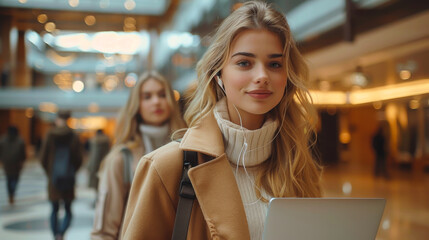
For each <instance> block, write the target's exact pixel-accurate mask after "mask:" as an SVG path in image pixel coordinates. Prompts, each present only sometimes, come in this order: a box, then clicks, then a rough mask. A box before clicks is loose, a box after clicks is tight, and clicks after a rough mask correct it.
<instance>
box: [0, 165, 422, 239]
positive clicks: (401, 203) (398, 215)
mask: <svg viewBox="0 0 429 240" xmlns="http://www.w3.org/2000/svg"><path fill="white" fill-rule="evenodd" d="M390 173H391V177H390V179H383V178H375V177H373V175H372V171H371V169H370V167H367V166H362V165H359V164H350V163H349V164H345V163H342V164H340V165H338V166H336V167H327V168H326V169H325V173H324V175H323V186H324V191H325V196H326V197H382V198H386V199H387V203H386V208H385V211H384V215H383V218H382V221H381V224H380V228H379V232H378V235H377V240H382V239H389V240H390V239H391V240H399V239H400V240H403V239H413V240H419V239H428V238H427V236H429V173H423V171H415V170H400V169H394V170H391V171H390ZM86 182H87V173H86V172H85V170H83V169H81V171H80V172H79V173H78V190H77V199H76V200H75V201H74V203H73V206H72V208H73V213H74V218H73V222H72V226H71V227H70V229H69V231H68V232H67V234H66V239H68V240H85V239H89V232H90V230H91V227H92V219H93V212H94V210H93V208H92V203H93V199H94V193H93V192H92V191H91V190H90V189H88V188H86ZM49 214H50V205H49V203H48V201H47V196H46V179H45V176H44V174H43V171H42V169H41V168H40V165H39V164H38V163H37V162H34V161H30V162H27V163H26V166H25V169H24V171H23V174H22V177H21V181H20V184H19V186H18V192H17V200H16V204H15V205H14V206H9V204H8V201H7V194H6V188H5V176H4V172H3V169H1V168H0V226H1V229H0V239H1V240H9V239H10V240H24V239H25V240H30V239H31V240H32V239H37V240H39V239H42V240H44V239H46V240H49V239H52V237H51V234H50V230H49V222H48V217H49Z"/></svg>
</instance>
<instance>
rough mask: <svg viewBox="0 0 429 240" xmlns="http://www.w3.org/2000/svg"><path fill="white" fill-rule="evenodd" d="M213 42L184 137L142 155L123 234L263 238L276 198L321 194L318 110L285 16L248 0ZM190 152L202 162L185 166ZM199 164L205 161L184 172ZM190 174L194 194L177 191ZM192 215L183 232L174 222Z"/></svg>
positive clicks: (201, 63) (199, 70)
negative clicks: (187, 205) (313, 146)
mask: <svg viewBox="0 0 429 240" xmlns="http://www.w3.org/2000/svg"><path fill="white" fill-rule="evenodd" d="M212 39H213V41H212V44H211V45H210V46H209V47H208V49H207V51H206V52H205V54H204V55H203V57H202V59H201V60H200V61H199V62H198V64H197V75H198V86H197V89H196V91H195V93H194V95H193V96H192V98H191V100H190V104H189V105H188V107H187V110H186V112H185V115H184V118H185V121H186V123H187V124H188V126H189V128H188V130H187V131H186V133H185V135H184V136H183V138H182V139H181V141H180V143H179V142H175V141H173V142H171V143H170V144H168V145H165V146H163V147H161V148H159V149H157V150H155V151H154V152H152V153H151V154H148V155H145V156H144V157H143V158H142V159H141V160H140V162H139V165H138V167H137V170H136V174H135V177H134V181H133V184H132V187H131V191H130V196H129V201H128V206H127V210H126V213H125V218H124V224H123V230H122V238H123V239H127V240H131V239H171V238H172V236H173V233H181V232H184V233H185V234H184V236H183V235H182V236H181V237H182V238H180V239H198V240H203V239H246V240H247V239H255V240H256V239H258V240H259V239H262V232H263V229H264V224H265V223H264V221H265V216H266V213H267V210H268V202H269V200H270V199H271V198H273V197H320V196H321V186H320V170H321V167H320V166H319V164H318V163H317V161H315V160H314V159H313V157H312V153H311V152H310V147H309V145H310V143H311V142H310V141H309V138H310V136H311V135H312V132H314V129H315V124H316V120H317V114H316V111H315V109H314V107H313V106H312V105H311V104H310V100H309V99H308V91H307V89H306V88H305V87H304V85H305V82H306V81H307V80H308V70H307V66H306V64H305V61H304V59H303V58H302V56H301V54H300V53H299V51H298V49H297V47H296V45H295V43H294V41H293V38H292V36H291V31H290V28H289V26H288V24H287V21H286V19H285V17H284V14H282V13H280V12H278V11H276V10H275V9H274V8H273V7H271V6H270V5H268V4H266V3H263V2H259V1H249V2H245V3H244V4H243V5H242V6H241V7H240V8H238V9H237V10H235V11H234V12H233V13H231V15H229V16H228V17H227V18H226V19H225V20H224V21H223V22H222V23H221V24H220V26H219V28H218V30H217V32H216V33H215V35H214V36H213V38H212ZM184 151H190V152H194V153H196V154H195V155H197V156H198V157H197V158H198V159H196V161H192V160H191V163H190V164H189V163H185V162H184V157H183V155H184ZM185 154H187V156H189V155H192V153H189V152H187V153H185ZM185 160H186V161H188V158H187V157H186V159H185ZM189 160H190V159H189ZM192 162H197V165H198V166H195V167H191V168H190V169H189V171H188V172H187V173H186V169H188V168H189V165H192ZM182 173H184V174H183V175H184V176H185V177H186V176H189V179H190V183H191V184H192V186H193V190H194V191H191V190H189V189H188V191H186V192H184V191H182V190H181V196H182V198H179V186H181V176H182ZM183 182H185V183H188V182H186V181H183ZM182 186H189V184H186V185H185V184H184V185H182ZM192 192H195V197H196V198H195V200H194V203H193V207H192V212H191V213H190V215H187V214H180V212H181V213H183V212H182V210H183V208H179V207H180V205H178V203H179V201H182V200H183V201H185V202H188V201H187V200H184V198H186V199H189V198H191V197H192V194H191V193H192ZM182 193H185V194H182ZM179 199H180V200H179ZM176 214H178V216H179V218H176V217H177V216H176ZM186 216H190V219H189V228H182V229H176V228H175V226H180V225H179V224H177V225H176V224H175V219H176V220H177V221H176V223H183V221H186V222H188V220H184V219H185V217H186ZM186 233H188V236H187V238H186ZM174 236H177V235H175V234H174ZM285 238H288V237H287V236H285Z"/></svg>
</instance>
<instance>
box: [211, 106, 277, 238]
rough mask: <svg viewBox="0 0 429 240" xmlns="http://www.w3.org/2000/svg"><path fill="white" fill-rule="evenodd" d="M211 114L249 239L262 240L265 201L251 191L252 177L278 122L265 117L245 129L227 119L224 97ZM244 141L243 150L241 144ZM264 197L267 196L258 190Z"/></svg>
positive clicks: (266, 153) (267, 152)
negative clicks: (240, 204) (221, 139)
mask: <svg viewBox="0 0 429 240" xmlns="http://www.w3.org/2000/svg"><path fill="white" fill-rule="evenodd" d="M214 116H215V118H216V121H217V123H218V125H219V128H220V130H221V132H222V135H223V139H224V143H225V153H226V155H227V157H228V159H229V161H230V163H231V167H232V170H233V172H234V175H235V179H236V181H237V185H238V189H239V190H240V195H241V199H242V200H243V205H244V210H245V212H246V218H247V222H248V225H249V232H250V237H251V239H252V240H260V239H262V232H263V230H264V221H265V216H266V214H267V208H268V204H267V203H264V202H262V201H260V200H259V199H258V198H257V197H256V193H255V185H254V183H255V176H256V170H257V169H256V168H255V166H257V165H258V164H260V163H262V162H264V161H266V160H267V159H268V158H269V157H270V155H271V144H272V141H273V138H274V134H275V133H276V130H277V127H278V123H277V122H276V121H273V120H271V119H267V120H266V121H265V123H264V125H263V126H262V127H261V128H260V129H257V130H248V129H246V128H244V127H243V128H242V127H241V126H239V125H237V124H234V123H233V122H231V121H230V120H229V114H228V108H227V105H226V99H225V98H224V99H222V100H221V101H219V102H218V103H217V104H216V107H215V109H214ZM245 142H246V143H247V150H246V153H245V155H244V156H243V152H244V151H245V147H244V143H245ZM261 192H262V194H264V197H265V198H267V199H269V198H270V197H269V196H267V195H266V194H265V192H264V191H261Z"/></svg>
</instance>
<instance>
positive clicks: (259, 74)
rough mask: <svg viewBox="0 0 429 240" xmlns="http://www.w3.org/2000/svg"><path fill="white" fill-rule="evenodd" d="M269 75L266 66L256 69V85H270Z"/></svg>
mask: <svg viewBox="0 0 429 240" xmlns="http://www.w3.org/2000/svg"><path fill="white" fill-rule="evenodd" d="M268 80H269V78H268V73H267V69H266V68H265V66H259V67H257V68H256V77H255V83H257V84H259V83H264V84H268Z"/></svg>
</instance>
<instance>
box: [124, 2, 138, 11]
mask: <svg viewBox="0 0 429 240" xmlns="http://www.w3.org/2000/svg"><path fill="white" fill-rule="evenodd" d="M124 7H125V9H127V10H128V11H131V10H133V9H134V8H135V7H136V2H134V1H133V0H126V1H125V2H124Z"/></svg>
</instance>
